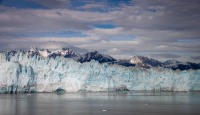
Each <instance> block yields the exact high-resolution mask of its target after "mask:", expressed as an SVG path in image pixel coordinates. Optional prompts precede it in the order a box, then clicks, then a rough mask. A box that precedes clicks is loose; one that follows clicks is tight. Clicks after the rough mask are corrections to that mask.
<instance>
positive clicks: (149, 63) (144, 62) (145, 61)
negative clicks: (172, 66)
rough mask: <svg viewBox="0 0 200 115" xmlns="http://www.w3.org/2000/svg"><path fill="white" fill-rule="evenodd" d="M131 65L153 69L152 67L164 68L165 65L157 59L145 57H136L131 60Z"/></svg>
mask: <svg viewBox="0 0 200 115" xmlns="http://www.w3.org/2000/svg"><path fill="white" fill-rule="evenodd" d="M130 63H132V64H136V66H140V67H145V68H151V67H162V66H163V64H162V63H161V62H160V61H158V60H155V59H152V58H148V57H143V56H134V57H133V58H131V59H130Z"/></svg>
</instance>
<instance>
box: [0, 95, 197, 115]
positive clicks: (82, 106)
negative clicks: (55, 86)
mask: <svg viewBox="0 0 200 115" xmlns="http://www.w3.org/2000/svg"><path fill="white" fill-rule="evenodd" d="M93 114H95V115H96V114H97V115H133V114H134V115H172V114H180V115H183V114H185V115H192V114H194V115H195V114H196V115H199V114H200V93H183V92H182V93H172V92H171V93H170V92H167V93H152V92H109V93H108V92H100V93H99V92H95V93H91V92H87V93H86V92H82V93H65V94H63V95H57V94H55V93H39V94H30V95H29V94H28V95H27V94H13V95H11V94H1V95H0V115H93Z"/></svg>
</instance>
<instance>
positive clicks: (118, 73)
mask: <svg viewBox="0 0 200 115" xmlns="http://www.w3.org/2000/svg"><path fill="white" fill-rule="evenodd" d="M58 89H62V90H65V91H66V92H78V91H132V90H133V91H135V90H136V91H139V90H140V91H198V90H200V70H184V71H174V70H171V69H170V68H162V67H157V68H149V69H146V68H141V67H124V66H120V65H117V64H109V63H102V64H100V63H99V62H97V61H94V60H92V61H90V62H85V63H80V62H77V61H75V60H73V59H71V58H64V57H59V56H57V57H55V58H48V57H42V56H40V55H28V54H27V53H25V52H20V51H19V52H17V53H15V54H8V53H6V52H1V53H0V93H18V92H54V91H56V90H58Z"/></svg>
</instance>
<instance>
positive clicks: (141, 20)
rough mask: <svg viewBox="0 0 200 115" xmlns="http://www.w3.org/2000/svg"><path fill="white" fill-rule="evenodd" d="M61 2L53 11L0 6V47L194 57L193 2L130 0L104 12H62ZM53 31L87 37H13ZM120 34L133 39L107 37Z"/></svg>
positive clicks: (197, 36) (196, 25) (199, 35)
mask: <svg viewBox="0 0 200 115" xmlns="http://www.w3.org/2000/svg"><path fill="white" fill-rule="evenodd" d="M38 2H39V1H38ZM55 2H56V1H54V2H48V1H47V0H42V1H40V4H46V6H47V7H50V8H51V7H53V6H52V5H53V4H54V3H55ZM61 2H62V3H65V4H68V3H69V1H68V0H63V1H57V2H56V3H55V4H56V5H57V6H56V8H58V9H17V8H8V7H4V6H0V45H1V47H2V49H3V48H4V49H6V48H20V47H23V48H25V47H28V46H30V45H36V46H38V44H42V43H45V42H52V43H56V42H63V43H69V44H72V45H76V46H79V47H82V48H87V49H89V50H94V49H97V50H100V51H104V52H107V53H112V54H113V55H118V56H122V55H124V56H130V55H133V54H134V53H135V52H153V53H156V52H176V53H180V52H182V53H192V54H194V53H200V45H199V44H200V32H199V30H200V21H199V20H200V15H199V14H200V11H199V7H200V4H199V0H192V1H188V0H174V1H171V0H166V1H161V0H148V1H147V0H136V1H135V4H134V6H128V5H124V4H123V5H121V7H119V8H118V9H116V10H111V11H110V12H91V11H81V10H76V11H75V10H70V9H62V6H60V5H61V4H60V3H61ZM47 3H48V4H47ZM149 4H151V5H149ZM104 5H107V4H94V3H90V4H86V5H84V6H82V8H85V9H90V8H100V7H104ZM59 8H60V9H59ZM95 24H112V25H115V26H116V27H115V28H112V29H102V28H95V27H92V25H95ZM59 31H78V32H81V33H83V34H87V35H88V37H79V38H77V37H76V38H73V37H70V38H69V37H66V38H64V37H38V38H34V37H27V38H24V37H23V38H22V37H16V36H15V34H19V35H20V34H23V33H31V34H37V33H38V32H59ZM120 35H130V36H132V37H133V39H131V40H125V39H123V38H121V39H120V41H118V40H115V39H112V40H110V39H109V38H110V37H113V36H120ZM188 55H189V54H188ZM180 56H182V55H180Z"/></svg>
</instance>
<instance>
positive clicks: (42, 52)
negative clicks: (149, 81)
mask: <svg viewBox="0 0 200 115" xmlns="http://www.w3.org/2000/svg"><path fill="white" fill-rule="evenodd" d="M19 52H23V53H25V54H27V55H28V56H34V55H38V56H42V57H45V58H56V57H64V58H72V59H73V60H75V61H77V62H80V63H84V62H90V61H91V60H95V61H97V62H99V63H108V64H116V65H121V66H125V67H135V66H139V67H143V68H152V67H163V68H170V69H172V70H189V69H194V70H197V69H200V64H199V63H192V62H180V61H177V60H166V61H165V62H161V61H159V60H156V59H153V58H149V57H144V56H133V57H132V58H130V59H115V58H113V57H112V56H110V55H106V54H101V53H99V52H98V51H92V52H87V53H84V54H79V53H77V52H76V51H74V50H73V49H71V48H61V49H58V50H54V51H53V50H49V49H38V48H34V47H31V48H30V49H29V50H16V49H15V50H11V51H7V54H8V55H9V57H10V56H14V55H15V54H16V53H19Z"/></svg>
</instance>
